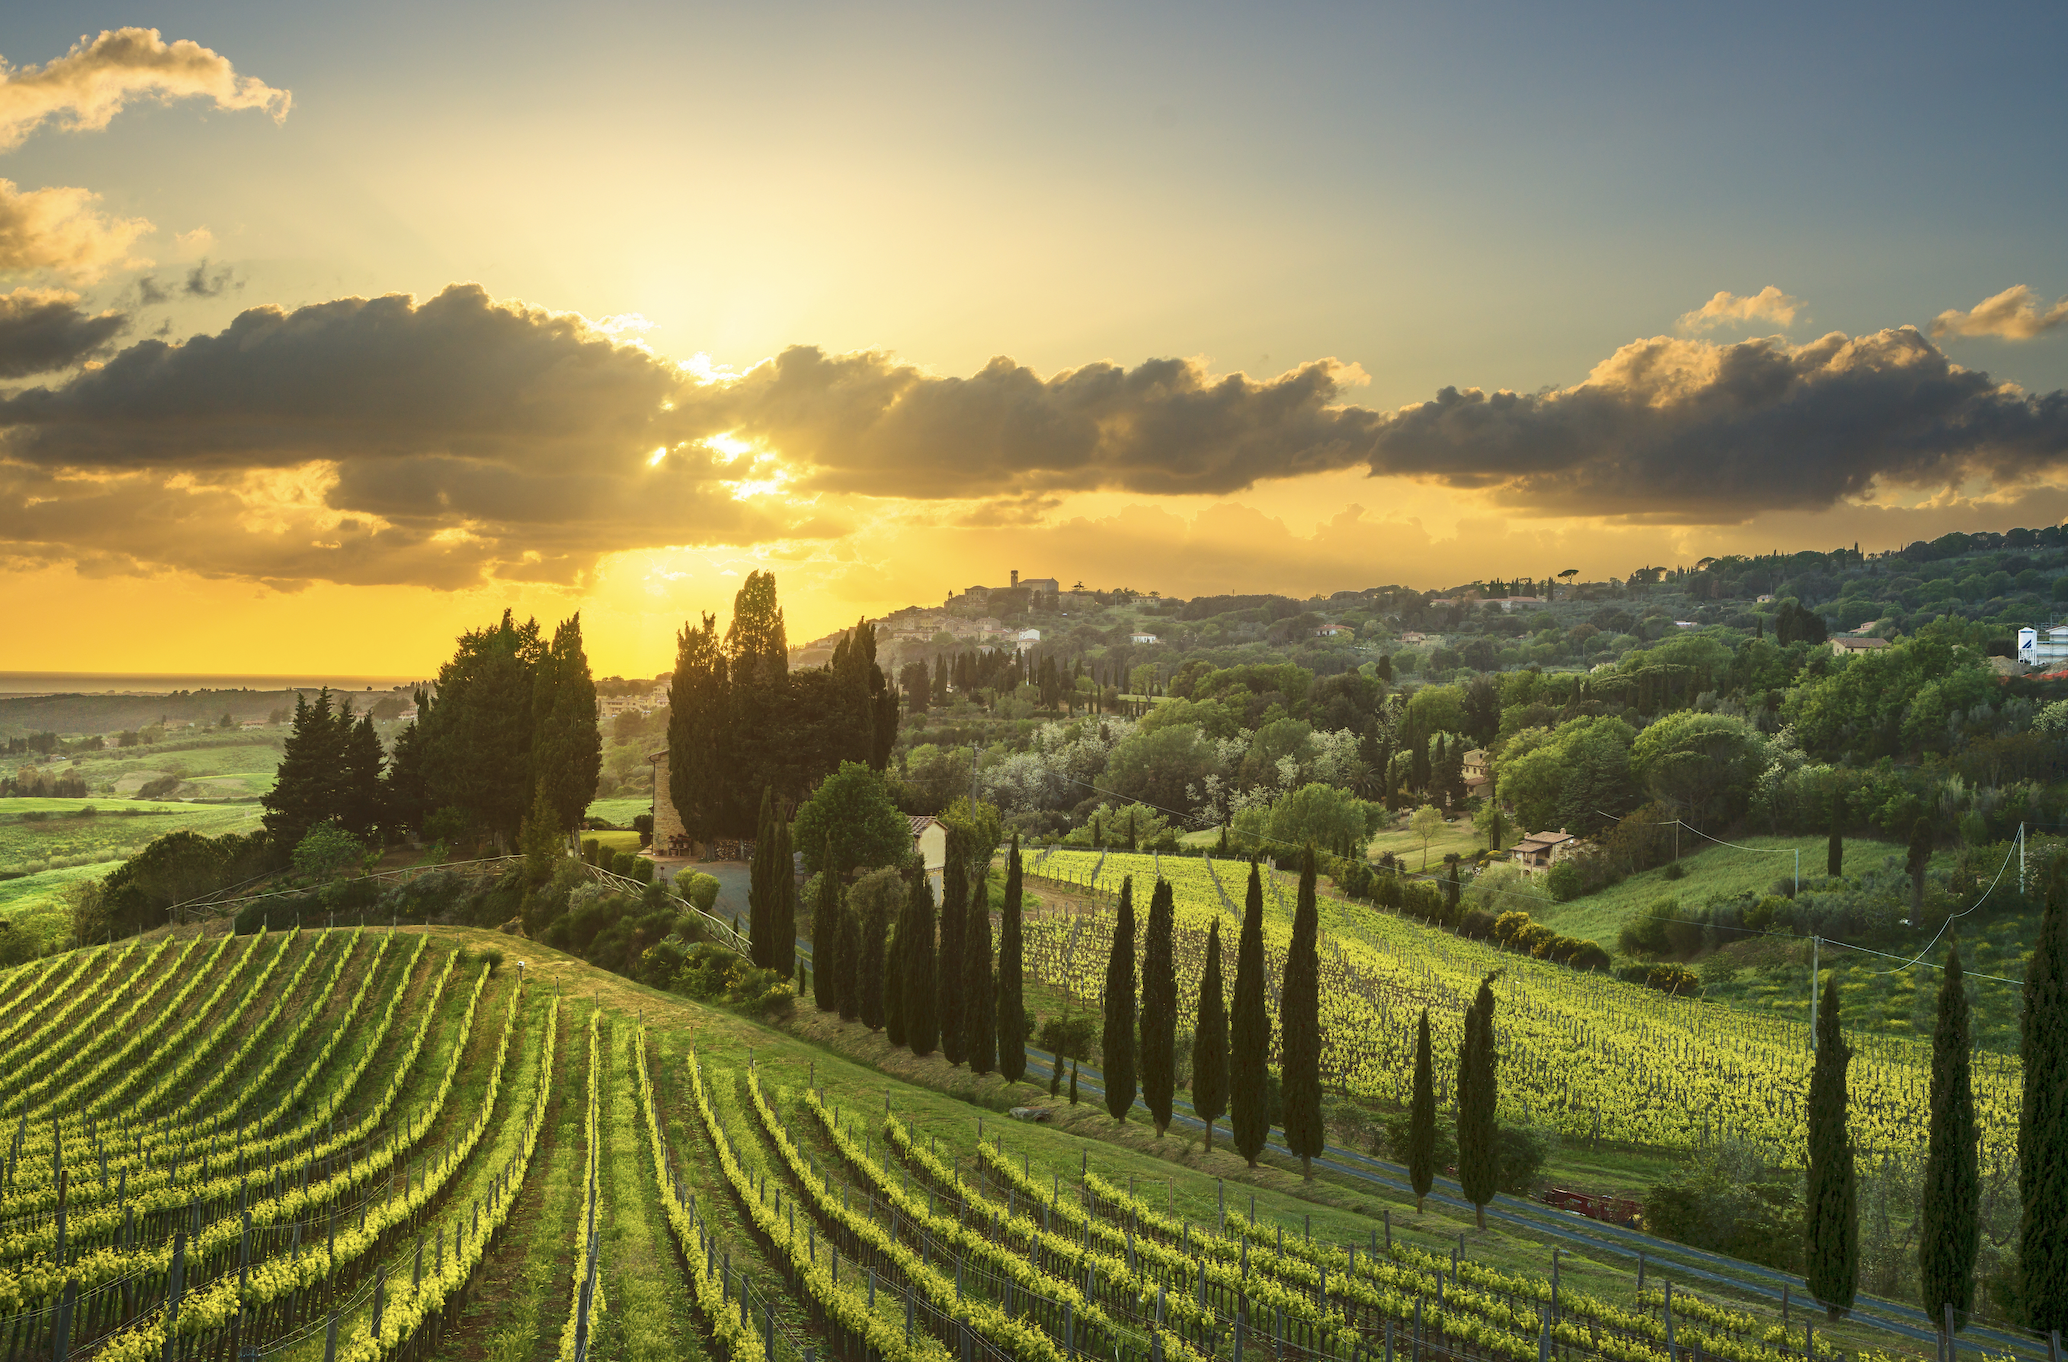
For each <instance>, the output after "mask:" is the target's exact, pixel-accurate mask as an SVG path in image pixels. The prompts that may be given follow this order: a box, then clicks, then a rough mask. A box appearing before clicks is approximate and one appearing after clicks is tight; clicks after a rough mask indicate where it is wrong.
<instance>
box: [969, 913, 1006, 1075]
mask: <svg viewBox="0 0 2068 1362" xmlns="http://www.w3.org/2000/svg"><path fill="white" fill-rule="evenodd" d="M962 954H963V958H964V959H965V960H967V961H968V962H969V967H968V971H967V972H966V973H965V974H964V976H963V979H964V984H963V988H962V1040H963V1047H964V1048H965V1049H967V1050H968V1051H969V1071H970V1072H971V1073H973V1074H987V1073H989V1072H991V1070H992V1069H994V1068H996V1067H997V1065H998V1013H997V1011H996V1010H995V1009H996V1008H997V1006H998V992H997V984H996V982H995V981H994V980H993V979H992V977H991V888H990V885H989V884H988V883H987V882H986V881H985V880H983V879H979V880H978V881H977V889H976V892H975V893H974V894H972V895H970V899H969V924H968V925H967V926H966V927H964V928H963V931H962Z"/></svg>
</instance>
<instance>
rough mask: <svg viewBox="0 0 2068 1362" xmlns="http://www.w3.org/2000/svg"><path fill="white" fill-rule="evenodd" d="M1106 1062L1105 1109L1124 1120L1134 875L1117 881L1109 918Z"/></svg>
mask: <svg viewBox="0 0 2068 1362" xmlns="http://www.w3.org/2000/svg"><path fill="white" fill-rule="evenodd" d="M1100 1044H1101V1046H1102V1047H1103V1048H1104V1051H1105V1061H1106V1111H1107V1112H1108V1113H1109V1114H1110V1115H1111V1116H1112V1117H1113V1119H1114V1120H1116V1121H1125V1120H1126V1119H1127V1112H1128V1108H1130V1107H1132V1106H1133V1105H1134V1104H1135V877H1134V876H1132V875H1129V876H1128V877H1127V878H1126V879H1124V880H1122V881H1121V882H1120V911H1119V913H1118V914H1117V915H1116V916H1115V918H1114V921H1113V950H1112V952H1111V953H1110V954H1109V955H1108V956H1107V957H1106V1029H1105V1031H1104V1033H1103V1034H1102V1036H1101V1038H1100Z"/></svg>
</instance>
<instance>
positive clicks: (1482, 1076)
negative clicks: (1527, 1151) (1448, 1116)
mask: <svg viewBox="0 0 2068 1362" xmlns="http://www.w3.org/2000/svg"><path fill="white" fill-rule="evenodd" d="M1496 1060H1497V1055H1496V1052H1495V1050H1494V989H1493V976H1492V975H1491V974H1489V975H1487V976H1486V978H1484V979H1481V980H1480V981H1479V993H1478V995H1477V996H1476V997H1474V998H1473V1000H1472V1005H1471V1006H1470V1007H1468V1008H1466V1009H1465V1034H1464V1036H1463V1037H1462V1038H1461V1039H1460V1040H1459V1042H1458V1186H1459V1187H1460V1188H1461V1189H1463V1191H1464V1193H1465V1199H1466V1200H1467V1201H1469V1202H1471V1203H1472V1209H1473V1210H1474V1211H1475V1212H1476V1213H1477V1217H1478V1221H1479V1228H1480V1229H1485V1228H1486V1203H1487V1202H1489V1201H1492V1200H1493V1199H1494V1192H1495V1191H1496V1190H1497V1189H1498V1187H1499V1183H1500V1171H1501V1153H1500V1145H1499V1131H1498V1129H1497V1128H1496V1126H1495V1124H1494V1109H1495V1107H1496V1105H1497V1104H1498V1102H1499V1098H1500V1094H1499V1092H1498V1090H1497V1088H1496V1086H1495V1085H1496V1074H1495V1062H1496Z"/></svg>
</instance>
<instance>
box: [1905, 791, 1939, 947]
mask: <svg viewBox="0 0 2068 1362" xmlns="http://www.w3.org/2000/svg"><path fill="white" fill-rule="evenodd" d="M1931 860H1932V820H1931V819H1930V818H1929V817H1926V816H1924V815H1922V814H1920V815H1919V816H1918V819H1917V821H1916V822H1915V823H1912V824H1911V825H1910V854H1909V855H1908V856H1906V857H1905V858H1904V860H1903V869H1904V870H1905V871H1907V872H1908V873H1909V875H1910V920H1911V921H1912V922H1915V921H1917V920H1918V918H1919V916H1920V915H1921V914H1922V913H1923V912H1924V872H1925V869H1926V868H1927V867H1928V866H1930V864H1931Z"/></svg>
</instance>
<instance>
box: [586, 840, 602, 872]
mask: <svg viewBox="0 0 2068 1362" xmlns="http://www.w3.org/2000/svg"><path fill="white" fill-rule="evenodd" d="M601 850H603V843H601V842H599V841H597V840H596V839H595V838H594V837H584V838H583V839H582V859H583V860H584V861H586V862H588V863H589V864H590V865H595V864H597V860H596V853H598V852H599V851H601Z"/></svg>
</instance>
